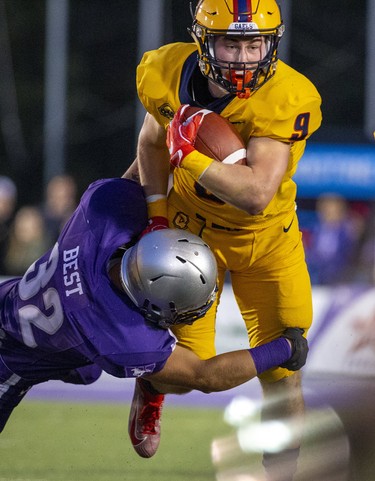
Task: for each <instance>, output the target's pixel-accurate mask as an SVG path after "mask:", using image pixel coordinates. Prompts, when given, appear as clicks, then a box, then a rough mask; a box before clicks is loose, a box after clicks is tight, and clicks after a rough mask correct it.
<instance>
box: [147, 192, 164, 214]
mask: <svg viewBox="0 0 375 481" xmlns="http://www.w3.org/2000/svg"><path fill="white" fill-rule="evenodd" d="M152 197H154V198H155V197H156V196H153V195H150V196H149V197H147V198H146V202H147V215H148V218H149V219H151V218H152V217H166V218H168V206H167V196H166V195H163V197H162V198H159V199H158V200H154V201H151V202H148V200H147V199H149V198H152Z"/></svg>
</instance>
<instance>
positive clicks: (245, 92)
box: [226, 69, 253, 99]
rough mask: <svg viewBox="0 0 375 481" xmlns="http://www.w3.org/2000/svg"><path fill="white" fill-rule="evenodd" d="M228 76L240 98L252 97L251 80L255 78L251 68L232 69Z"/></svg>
mask: <svg viewBox="0 0 375 481" xmlns="http://www.w3.org/2000/svg"><path fill="white" fill-rule="evenodd" d="M226 77H227V78H228V80H229V81H230V82H231V83H232V85H234V87H235V89H236V92H237V94H236V95H237V97H238V98H240V99H248V98H249V97H250V87H249V85H250V82H251V79H252V78H253V72H252V71H251V70H246V69H243V70H234V69H230V70H229V72H228V73H227V75H226Z"/></svg>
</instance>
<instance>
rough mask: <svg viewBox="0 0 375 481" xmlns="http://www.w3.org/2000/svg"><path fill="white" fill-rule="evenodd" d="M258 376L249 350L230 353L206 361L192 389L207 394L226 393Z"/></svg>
mask: <svg viewBox="0 0 375 481" xmlns="http://www.w3.org/2000/svg"><path fill="white" fill-rule="evenodd" d="M256 375H257V370H256V367H255V364H254V361H253V358H252V356H251V354H250V353H249V351H248V350H242V351H235V352H229V353H225V354H220V355H218V356H215V357H213V358H211V359H208V360H207V361H204V364H203V365H202V369H201V371H200V375H199V376H198V377H197V379H196V382H195V386H192V388H193V389H197V390H199V391H202V392H206V393H208V392H219V391H226V390H228V389H232V388H234V387H236V386H239V385H241V384H243V383H245V382H247V381H249V380H250V379H253V378H254V377H255V376H256Z"/></svg>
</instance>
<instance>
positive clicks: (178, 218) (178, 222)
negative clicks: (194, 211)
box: [173, 212, 190, 229]
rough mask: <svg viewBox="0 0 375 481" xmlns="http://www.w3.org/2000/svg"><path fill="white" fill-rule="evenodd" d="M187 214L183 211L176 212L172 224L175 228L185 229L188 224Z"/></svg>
mask: <svg viewBox="0 0 375 481" xmlns="http://www.w3.org/2000/svg"><path fill="white" fill-rule="evenodd" d="M189 221H190V219H189V216H188V215H187V214H185V212H177V214H176V215H175V216H174V219H173V225H174V226H175V227H176V228H177V229H187V228H188V225H189Z"/></svg>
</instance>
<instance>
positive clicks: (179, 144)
mask: <svg viewBox="0 0 375 481" xmlns="http://www.w3.org/2000/svg"><path fill="white" fill-rule="evenodd" d="M167 145H168V148H169V153H170V155H171V159H170V161H171V164H172V165H174V166H175V167H180V166H181V163H182V162H183V160H184V158H185V157H186V156H187V155H188V154H190V153H191V152H192V151H193V150H198V152H200V153H202V154H204V155H207V156H208V157H210V158H212V159H214V160H217V161H219V162H223V163H225V164H236V163H239V164H243V165H245V164H246V147H245V144H244V142H243V140H242V137H241V136H240V134H239V133H238V132H237V130H236V129H235V128H234V127H233V125H232V124H231V123H230V122H229V121H228V120H227V119H225V118H224V117H222V116H221V115H219V114H217V113H215V112H212V111H211V110H207V109H202V108H199V107H191V106H190V105H182V106H181V107H180V108H179V109H178V111H177V112H176V114H175V116H174V118H173V120H172V122H171V123H170V125H169V127H168V131H167Z"/></svg>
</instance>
